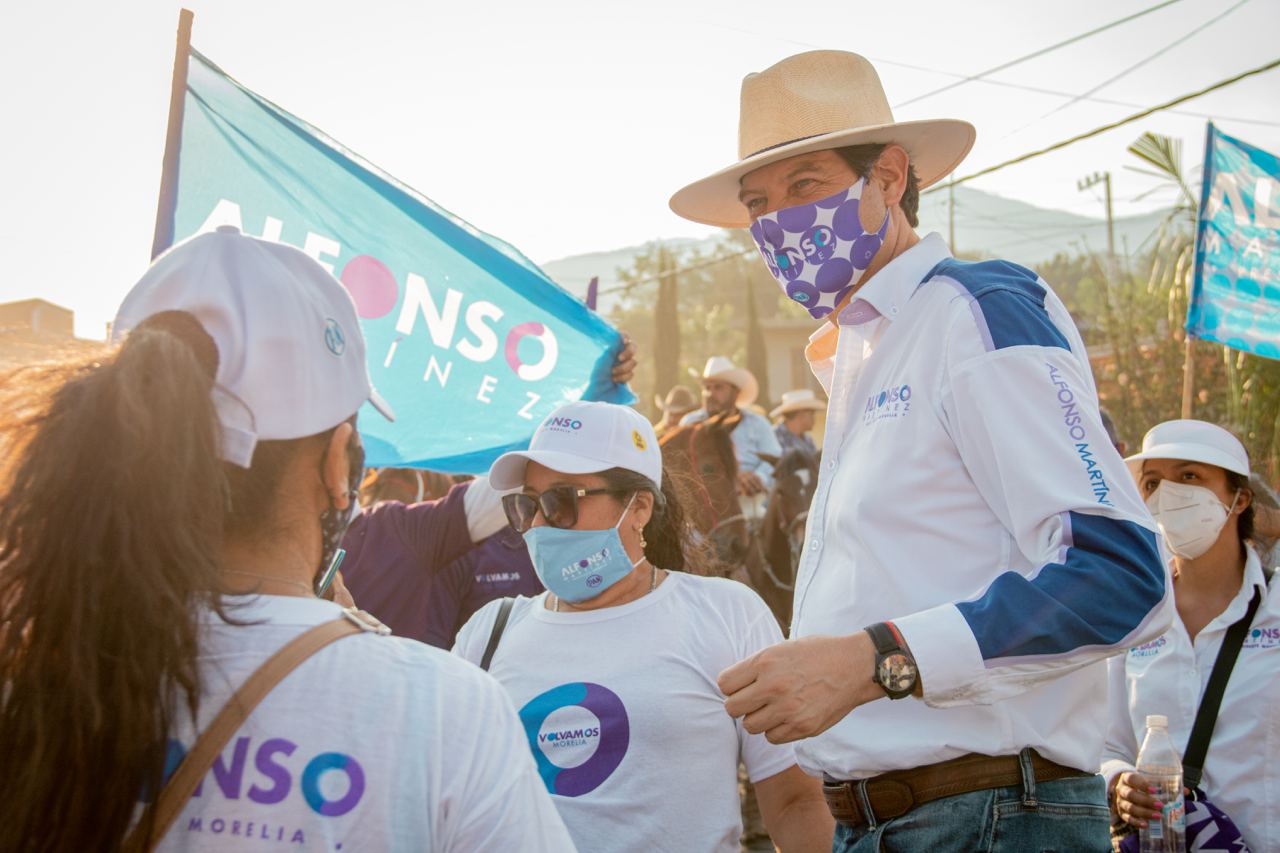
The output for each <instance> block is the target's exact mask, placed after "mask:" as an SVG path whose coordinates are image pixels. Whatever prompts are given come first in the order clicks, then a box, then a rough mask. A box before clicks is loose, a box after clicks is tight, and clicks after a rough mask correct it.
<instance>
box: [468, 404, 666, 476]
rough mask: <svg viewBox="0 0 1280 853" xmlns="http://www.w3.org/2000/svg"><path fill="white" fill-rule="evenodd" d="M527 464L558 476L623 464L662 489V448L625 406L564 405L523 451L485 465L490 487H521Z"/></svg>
mask: <svg viewBox="0 0 1280 853" xmlns="http://www.w3.org/2000/svg"><path fill="white" fill-rule="evenodd" d="M529 462H537V463H538V464H539V465H545V466H547V467H548V468H550V469H551V470H552V471H559V472H560V473H561V474H598V473H600V472H601V471H608V470H609V469H610V468H626V469H627V470H628V471H635V472H636V473H637V474H640V475H642V476H645V477H648V478H649V480H650V481H652V483H653V485H654V487H655V488H657V489H661V487H662V451H661V450H660V449H659V447H658V437H657V436H656V435H655V434H654V432H653V425H652V424H650V423H649V422H648V421H647V420H645V418H644V416H643V415H641V414H640V413H639V412H637V411H636V410H635V409H633V408H631V407H629V406H619V405H617V404H615V403H592V402H586V401H578V402H576V403H566V404H565V405H563V406H561V407H559V408H558V409H556V410H555V411H553V412H552V413H551V414H550V415H548V416H547V419H546V420H544V421H543V422H542V424H541V425H540V426H539V427H538V429H537V431H536V432H534V434H533V439H532V440H531V441H530V442H529V449H528V450H513V451H511V452H510V453H504V454H502V455H501V456H499V457H498V460H497V461H496V462H494V463H493V467H491V468H490V469H489V483H490V484H491V485H492V486H493V487H494V488H495V489H514V488H517V487H519V486H522V485H524V469H525V467H526V466H527V465H528V464H529Z"/></svg>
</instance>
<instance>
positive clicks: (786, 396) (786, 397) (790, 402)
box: [769, 388, 827, 418]
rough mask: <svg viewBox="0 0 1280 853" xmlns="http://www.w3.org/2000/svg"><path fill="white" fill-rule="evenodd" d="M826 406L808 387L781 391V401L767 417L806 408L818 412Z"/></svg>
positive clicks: (774, 416) (787, 413)
mask: <svg viewBox="0 0 1280 853" xmlns="http://www.w3.org/2000/svg"><path fill="white" fill-rule="evenodd" d="M826 407H827V404H826V403H824V402H822V401H821V400H819V399H818V398H817V397H815V396H814V395H813V392H812V391H810V390H809V389H808V388H804V389H801V390H799V391H783V392H782V402H781V403H780V404H779V405H778V408H776V409H774V410H773V411H772V412H770V413H769V417H770V418H780V417H782V416H783V415H789V414H791V413H792V412H803V411H805V410H806V409H812V410H813V411H815V412H820V411H822V410H823V409H825V408H826Z"/></svg>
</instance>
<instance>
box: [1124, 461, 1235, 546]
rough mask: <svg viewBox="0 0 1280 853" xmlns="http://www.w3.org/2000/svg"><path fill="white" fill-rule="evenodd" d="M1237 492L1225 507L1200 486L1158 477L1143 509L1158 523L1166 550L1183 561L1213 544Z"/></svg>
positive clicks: (1216, 497) (1232, 508)
mask: <svg viewBox="0 0 1280 853" xmlns="http://www.w3.org/2000/svg"><path fill="white" fill-rule="evenodd" d="M1239 500H1240V491H1239V490H1238V489H1237V490H1236V496H1235V499H1233V500H1232V501H1231V506H1230V507H1228V506H1226V505H1224V504H1223V503H1222V501H1220V500H1218V496H1217V495H1215V494H1214V493H1213V492H1212V491H1211V490H1209V489H1206V488H1205V487H1204V486H1189V485H1187V484H1186V483H1175V482H1173V481H1172V480H1161V481H1160V485H1159V486H1157V487H1156V490H1155V491H1154V492H1152V494H1151V497H1149V498H1147V509H1149V510H1151V515H1152V516H1153V517H1154V518H1155V520H1156V524H1158V525H1159V526H1160V532H1161V533H1162V534H1163V535H1164V541H1165V542H1166V543H1168V545H1169V550H1171V551H1173V553H1175V554H1177V555H1178V556H1179V557H1182V558H1183V559H1186V560H1194V559H1195V558H1196V557H1199V556H1200V555H1201V554H1203V553H1204V552H1205V551H1208V550H1209V549H1210V548H1211V547H1213V543H1214V542H1217V541H1218V534H1220V533H1221V532H1222V528H1223V527H1226V525H1227V517H1228V516H1229V515H1230V514H1231V512H1232V511H1233V510H1234V509H1235V508H1236V503H1237V502H1238V501H1239Z"/></svg>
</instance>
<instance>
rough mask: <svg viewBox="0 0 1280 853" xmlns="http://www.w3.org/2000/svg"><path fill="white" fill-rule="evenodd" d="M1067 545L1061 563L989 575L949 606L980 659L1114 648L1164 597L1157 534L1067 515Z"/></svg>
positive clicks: (1104, 518) (1132, 525) (1093, 517)
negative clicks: (973, 594) (977, 589)
mask: <svg viewBox="0 0 1280 853" xmlns="http://www.w3.org/2000/svg"><path fill="white" fill-rule="evenodd" d="M1068 517H1069V522H1070V525H1071V530H1070V538H1069V540H1068V541H1069V542H1070V543H1071V544H1070V546H1069V547H1068V548H1067V553H1066V558H1065V559H1064V560H1063V561H1062V562H1061V563H1050V564H1049V565H1046V566H1044V567H1043V568H1042V569H1041V570H1040V573H1039V574H1038V575H1037V576H1036V577H1035V578H1033V579H1032V580H1027V579H1026V578H1025V577H1023V576H1022V575H1020V574H1018V573H1017V572H1005V573H1004V574H1002V575H1000V577H998V578H996V579H995V581H994V582H993V583H992V584H991V586H989V587H988V588H987V590H986V592H984V593H983V594H982V596H981V597H980V598H978V599H976V600H975V601H965V602H961V603H959V604H957V605H956V607H957V608H958V609H959V610H960V614H961V615H962V616H963V617H964V619H965V621H966V622H968V623H969V628H970V629H971V630H972V631H973V634H974V637H975V638H976V639H977V641H978V648H979V650H981V652H982V659H983V660H984V661H986V662H987V663H988V665H990V663H991V661H993V660H998V659H1009V658H1025V657H1038V658H1043V657H1065V656H1068V655H1070V654H1072V653H1074V652H1075V651H1077V650H1079V649H1083V648H1097V647H1106V646H1112V647H1114V646H1116V645H1117V644H1118V643H1121V642H1122V641H1123V640H1124V639H1125V637H1127V636H1129V635H1130V634H1132V633H1133V632H1134V631H1135V630H1136V629H1137V628H1138V627H1139V626H1140V625H1141V624H1142V623H1143V621H1144V620H1145V619H1146V618H1147V616H1148V614H1150V613H1151V611H1152V610H1153V609H1154V608H1155V607H1156V606H1157V605H1159V603H1160V602H1161V600H1162V599H1163V598H1164V594H1165V589H1164V565H1163V563H1162V562H1161V560H1160V549H1159V546H1158V545H1157V544H1156V534H1155V533H1153V532H1152V531H1150V530H1148V529H1147V528H1145V527H1143V526H1141V525H1139V524H1135V523H1134V522H1132V521H1121V520H1119V519H1115V518H1108V517H1107V516H1102V515H1089V514H1085V513H1078V512H1072V513H1068Z"/></svg>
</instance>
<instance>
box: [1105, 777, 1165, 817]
mask: <svg viewBox="0 0 1280 853" xmlns="http://www.w3.org/2000/svg"><path fill="white" fill-rule="evenodd" d="M1155 793H1156V789H1155V788H1154V787H1152V785H1151V783H1150V781H1149V780H1148V779H1147V777H1146V776H1143V775H1142V774H1141V773H1138V772H1137V771H1134V770H1130V771H1127V772H1125V773H1121V774H1119V775H1118V776H1116V778H1115V780H1114V781H1113V782H1112V783H1111V796H1109V797H1108V798H1107V799H1108V800H1110V801H1111V812H1112V814H1114V815H1115V816H1116V817H1118V818H1119V819H1120V820H1122V821H1124V822H1125V823H1127V824H1129V825H1130V826H1134V827H1139V828H1142V827H1145V826H1146V825H1147V821H1148V820H1150V819H1151V818H1153V817H1159V816H1160V813H1161V811H1162V810H1163V809H1164V803H1162V802H1160V801H1159V800H1157V799H1156V797H1155Z"/></svg>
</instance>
